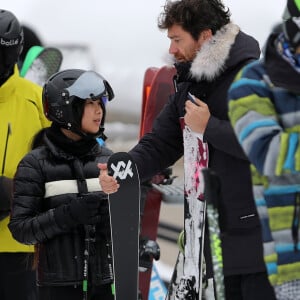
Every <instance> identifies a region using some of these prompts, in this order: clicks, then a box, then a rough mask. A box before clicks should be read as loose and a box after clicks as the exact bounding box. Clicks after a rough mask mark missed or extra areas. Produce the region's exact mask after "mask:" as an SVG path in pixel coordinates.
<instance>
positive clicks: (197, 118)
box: [184, 98, 210, 134]
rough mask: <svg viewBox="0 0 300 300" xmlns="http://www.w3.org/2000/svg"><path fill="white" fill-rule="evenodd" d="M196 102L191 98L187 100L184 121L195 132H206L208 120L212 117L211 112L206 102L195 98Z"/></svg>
mask: <svg viewBox="0 0 300 300" xmlns="http://www.w3.org/2000/svg"><path fill="white" fill-rule="evenodd" d="M195 103H196V104H197V105H196V104H194V103H193V102H192V101H191V100H187V101H186V102H185V112H186V113H185V115H184V122H185V124H186V125H187V126H189V127H190V129H191V130H193V131H194V132H198V133H202V134H204V131H205V129H206V126H207V123H208V120H209V118H210V112H209V109H208V106H207V104H206V103H205V102H203V101H201V100H199V99H198V98H195Z"/></svg>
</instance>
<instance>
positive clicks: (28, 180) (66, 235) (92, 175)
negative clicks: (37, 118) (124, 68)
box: [9, 69, 114, 300]
mask: <svg viewBox="0 0 300 300" xmlns="http://www.w3.org/2000/svg"><path fill="white" fill-rule="evenodd" d="M113 97H114V94H113V90H112V88H111V86H110V85H109V83H108V82H107V81H106V80H105V79H104V78H103V77H102V76H101V75H100V74H98V73H96V72H93V71H85V70H78V69H70V70H64V71H61V72H58V73H56V74H54V75H53V76H52V77H50V78H49V80H48V81H47V82H46V84H45V85H44V87H43V105H44V112H45V115H46V116H47V118H48V119H49V120H51V121H52V125H51V127H49V128H47V129H45V130H44V131H42V132H40V134H39V135H38V136H37V137H36V138H35V140H34V143H33V148H34V149H33V150H32V151H31V152H30V153H29V154H28V155H26V156H25V157H24V158H23V160H22V161H21V162H20V164H19V166H18V169H17V173H16V176H15V178H14V183H15V193H14V198H13V205H12V206H13V207H12V216H11V221H10V223H9V228H10V230H11V232H12V234H13V236H14V238H15V239H16V240H18V241H20V242H21V243H24V244H33V245H35V246H36V252H35V255H36V264H37V284H38V288H39V299H40V300H46V299H47V300H52V299H53V300H54V299H55V300H60V299H72V300H77V299H78V300H82V299H89V300H92V299H104V300H112V299H113V295H112V289H111V284H112V282H113V270H112V256H111V240H110V221H109V211H108V202H107V197H106V195H105V194H104V193H103V192H102V191H101V187H100V186H99V184H98V168H97V163H99V162H105V161H107V159H108V157H109V156H110V155H111V154H112V152H111V151H110V150H109V149H107V148H106V147H105V146H103V145H100V144H99V143H98V141H97V139H98V138H100V139H105V136H104V133H103V131H104V118H105V112H106V109H105V104H106V102H107V101H110V100H112V99H113Z"/></svg>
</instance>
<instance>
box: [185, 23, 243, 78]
mask: <svg viewBox="0 0 300 300" xmlns="http://www.w3.org/2000/svg"><path fill="white" fill-rule="evenodd" d="M239 30H240V28H239V26H237V25H235V24H233V23H229V24H227V25H225V26H224V27H222V28H221V29H220V30H219V31H217V32H216V34H215V35H214V36H213V37H212V38H211V39H210V40H209V41H207V42H206V43H205V44H204V45H203V46H202V47H201V49H200V50H199V51H198V53H197V55H196V57H195V59H194V60H193V62H192V66H191V70H190V72H191V75H192V77H193V78H195V79H197V80H202V79H207V80H212V79H214V78H215V77H217V76H218V75H219V74H220V73H221V72H222V70H223V68H224V66H225V62H226V60H227V58H228V55H229V52H230V49H231V46H232V45H233V44H234V41H235V38H236V36H237V34H238V33H239Z"/></svg>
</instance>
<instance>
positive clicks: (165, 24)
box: [158, 0, 231, 40]
mask: <svg viewBox="0 0 300 300" xmlns="http://www.w3.org/2000/svg"><path fill="white" fill-rule="evenodd" d="M230 16H231V13H230V11H229V9H228V8H226V7H225V6H224V4H223V3H222V2H221V1H220V0H179V1H171V0H166V3H165V5H164V10H163V12H162V13H161V14H160V15H159V17H158V28H159V29H169V28H170V27H172V26H173V25H180V26H181V27H182V28H183V29H184V30H185V31H187V32H189V33H190V34H191V35H192V37H193V38H194V39H195V40H197V39H198V37H199V34H200V33H201V32H202V31H203V30H205V29H211V31H212V34H215V33H216V31H218V30H219V29H220V28H221V27H223V26H224V25H226V24H228V23H229V22H230Z"/></svg>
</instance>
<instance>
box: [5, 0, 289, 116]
mask: <svg viewBox="0 0 300 300" xmlns="http://www.w3.org/2000/svg"><path fill="white" fill-rule="evenodd" d="M164 3H165V0H127V1H124V0H117V1H107V0H106V1H104V0H75V1H74V0H48V1H43V0H25V1H22V0H1V6H2V7H1V8H3V9H8V10H11V11H12V12H14V13H15V15H16V16H17V17H18V18H19V20H20V21H21V22H23V23H24V24H27V25H30V26H32V27H33V28H35V30H36V31H37V32H38V33H39V35H40V36H41V38H42V40H43V41H44V42H45V43H46V44H48V45H51V44H61V43H72V44H74V43H79V44H85V45H87V46H89V47H90V49H91V54H92V57H93V59H94V61H95V63H96V69H97V71H98V72H99V73H101V74H102V75H103V76H104V77H106V78H107V79H108V80H109V82H110V83H111V85H112V87H113V89H114V91H115V94H116V98H115V100H114V101H113V102H112V103H111V108H112V109H117V108H121V109H122V110H132V111H133V112H136V113H139V112H140V101H141V94H142V81H143V75H144V71H145V70H146V68H147V67H150V66H154V67H160V66H162V65H163V64H164V61H163V57H164V55H165V53H166V52H167V51H168V46H169V40H168V39H167V37H166V32H161V31H159V30H158V28H157V16H158V15H159V13H160V12H161V10H162V6H163V4H164ZM285 3H286V0H275V1H274V0H272V1H271V0H224V4H225V5H226V6H228V7H229V8H230V10H231V13H232V21H233V22H235V23H237V24H238V25H240V27H241V29H242V30H244V31H245V32H247V33H249V34H251V35H253V36H254V37H256V38H257V39H258V41H259V42H260V43H261V44H263V42H264V41H265V39H266V37H267V35H268V33H269V31H270V29H271V28H272V26H273V25H274V24H275V23H276V22H278V21H280V19H281V15H282V12H283V9H284V6H285ZM70 67H72V66H70Z"/></svg>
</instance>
